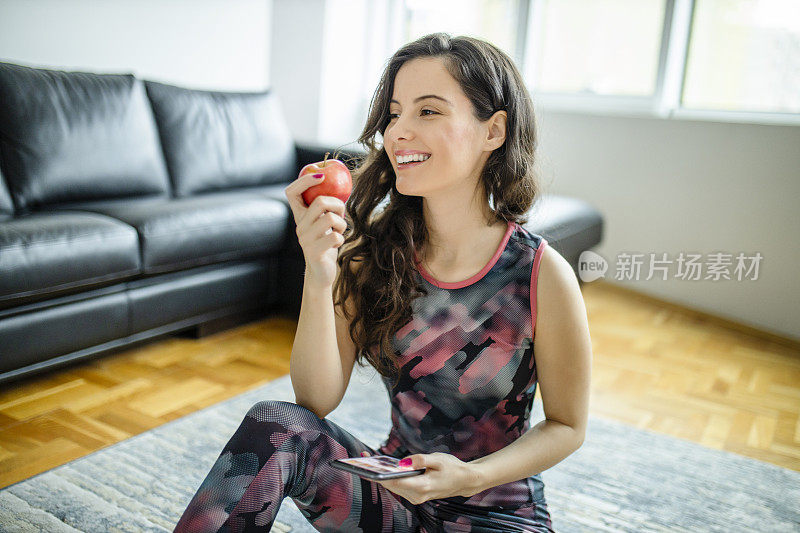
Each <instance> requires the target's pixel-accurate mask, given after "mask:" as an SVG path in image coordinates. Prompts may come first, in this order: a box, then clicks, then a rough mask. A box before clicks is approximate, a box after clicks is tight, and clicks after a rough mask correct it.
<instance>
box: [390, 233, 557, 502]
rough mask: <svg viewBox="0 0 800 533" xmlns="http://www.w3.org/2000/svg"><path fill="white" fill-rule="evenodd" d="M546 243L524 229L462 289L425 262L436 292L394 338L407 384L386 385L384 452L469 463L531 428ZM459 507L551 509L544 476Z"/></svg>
mask: <svg viewBox="0 0 800 533" xmlns="http://www.w3.org/2000/svg"><path fill="white" fill-rule="evenodd" d="M546 245H547V241H546V240H545V239H544V238H543V237H541V236H539V235H536V234H534V233H531V232H529V231H528V230H526V229H525V228H523V227H522V226H520V225H519V224H517V223H516V222H509V223H508V229H507V230H506V233H505V236H504V238H503V240H502V242H501V244H500V246H499V247H498V249H497V251H496V252H495V254H494V256H493V257H492V258H491V260H490V261H489V263H488V264H487V265H486V266H484V267H483V268H482V269H481V271H480V272H478V273H477V274H475V275H474V276H472V277H471V278H469V279H467V280H464V281H460V282H454V283H445V282H440V281H437V280H436V279H434V278H433V277H432V276H431V275H430V274H429V273H428V272H426V271H425V269H424V268H423V267H422V265H421V264H419V263H417V272H416V275H417V278H418V281H419V282H420V283H422V284H423V285H424V286H425V288H426V289H427V290H428V294H427V295H426V296H421V297H419V298H417V299H416V300H414V301H413V304H412V305H413V313H412V318H411V321H410V322H409V323H408V324H407V325H405V326H404V327H402V328H401V329H400V330H399V331H398V332H397V333H396V335H395V337H394V339H393V345H394V348H395V350H396V352H397V353H398V354H399V356H400V361H399V365H400V381H399V382H398V385H397V387H396V388H394V389H393V388H392V381H391V380H390V379H389V378H386V377H383V381H384V385H385V386H386V389H387V391H388V392H389V397H390V400H391V408H392V409H391V416H392V429H391V431H390V433H389V436H388V437H387V438H386V440H385V441H384V443H383V444H382V445H381V446H380V452H381V453H383V454H387V455H393V456H395V457H400V456H405V455H409V454H413V453H432V452H445V453H449V454H452V455H455V456H456V457H458V458H459V459H461V460H462V461H471V460H473V459H477V458H478V457H482V456H485V455H488V454H490V453H492V452H495V451H497V450H499V449H501V448H503V447H505V446H507V445H508V444H510V443H511V442H513V441H514V440H516V439H517V438H518V437H519V436H520V435H522V434H523V433H525V432H526V431H527V430H528V429H529V428H530V424H529V417H530V413H531V407H532V403H533V399H534V395H535V394H536V385H537V380H536V361H535V359H534V354H533V336H534V326H535V324H536V280H537V275H538V272H539V264H540V262H541V258H542V251H543V250H544V248H545V246H546ZM445 500H451V501H452V502H455V503H459V504H464V505H475V506H495V505H501V506H503V507H505V508H517V507H519V506H523V505H529V504H530V503H532V502H537V501H538V502H541V501H544V484H543V483H542V479H541V475H540V474H536V475H534V476H531V477H528V478H524V479H521V480H518V481H514V482H511V483H506V484H503V485H499V486H496V487H492V488H490V489H487V490H485V491H483V492H479V493H477V494H475V495H473V496H471V497H469V498H465V497H462V496H455V497H452V498H446V499H445Z"/></svg>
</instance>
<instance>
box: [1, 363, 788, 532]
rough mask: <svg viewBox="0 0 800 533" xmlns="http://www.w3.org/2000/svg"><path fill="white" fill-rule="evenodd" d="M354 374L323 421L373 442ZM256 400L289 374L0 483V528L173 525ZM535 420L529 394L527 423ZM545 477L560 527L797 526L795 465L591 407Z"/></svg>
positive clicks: (385, 426) (298, 522)
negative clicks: (577, 437)
mask: <svg viewBox="0 0 800 533" xmlns="http://www.w3.org/2000/svg"><path fill="white" fill-rule="evenodd" d="M354 372H355V373H354V375H353V377H352V379H351V380H350V386H349V388H348V391H347V394H346V396H345V398H344V400H343V401H342V404H341V405H340V406H339V407H338V408H337V409H336V410H335V411H333V412H332V413H331V414H330V415H329V416H328V418H330V419H331V420H333V421H334V422H336V423H338V424H340V425H342V426H343V427H345V428H346V429H348V431H350V432H351V433H352V434H353V435H355V436H356V437H358V438H360V439H362V440H363V441H364V442H365V443H367V444H369V445H370V446H372V447H377V446H378V445H379V444H380V443H381V442H382V441H383V438H385V436H386V435H387V434H388V431H389V427H390V419H389V400H388V395H387V393H386V389H385V388H384V386H383V383H382V382H381V381H380V379H379V376H378V374H377V373H376V372H375V371H374V369H372V368H371V367H368V368H363V369H362V368H360V367H358V366H356V368H355V370H354ZM264 399H274V400H285V401H294V393H293V391H292V387H291V383H290V381H289V376H288V375H287V376H284V377H282V378H280V379H277V380H275V381H272V382H270V383H268V384H267V385H264V386H262V387H260V388H258V389H254V390H252V391H249V392H246V393H244V394H242V395H240V396H237V397H235V398H232V399H230V400H227V401H225V402H222V403H220V404H217V405H214V406H212V407H209V408H207V409H204V410H202V411H198V412H196V413H193V414H191V415H188V416H186V417H183V418H181V419H179V420H175V421H173V422H170V423H168V424H165V425H163V426H161V427H159V428H156V429H154V430H151V431H148V432H146V433H143V434H141V435H137V436H135V437H133V438H130V439H128V440H126V441H123V442H120V443H118V444H115V445H113V446H109V447H107V448H105V449H103V450H100V451H98V452H95V453H93V454H91V455H88V456H86V457H83V458H81V459H77V460H75V461H72V462H70V463H68V464H66V465H63V466H60V467H58V468H55V469H53V470H50V471H48V472H45V473H43V474H40V475H38V476H35V477H32V478H30V479H27V480H25V481H22V482H19V483H17V484H15V485H12V486H10V487H7V488H6V489H3V490H2V491H0V531H9V532H17V531H37V532H39V531H47V532H52V533H59V532H66V531H70V532H74V531H91V532H103V533H106V532H111V531H135V532H140V531H172V528H173V527H174V525H175V523H176V522H177V521H178V518H179V517H180V515H181V513H182V512H183V509H184V507H185V506H186V504H187V503H188V502H189V499H190V498H191V497H192V495H193V494H194V492H195V490H196V489H197V487H198V486H199V485H200V482H201V481H202V479H203V478H204V477H205V474H206V473H207V472H208V470H209V468H210V467H211V465H212V464H213V463H214V461H215V460H216V458H217V456H218V455H219V452H220V451H221V449H222V447H223V446H224V444H225V443H226V442H227V440H228V439H229V437H230V435H231V434H232V433H233V431H234V430H235V429H236V427H238V424H239V422H240V421H241V419H242V417H243V416H244V414H245V413H246V412H247V410H248V409H249V408H250V406H251V405H253V404H254V403H256V402H257V401H259V400H264ZM365 413H370V414H372V418H369V417H368V416H365ZM542 419H544V414H543V411H542V408H541V405H540V403H539V402H538V400H537V402H536V403H535V405H534V411H533V413H532V418H531V426H533V425H534V424H535V423H536V422H538V421H539V420H542ZM542 479H543V480H544V483H545V497H546V498H547V501H548V505H549V508H550V513H551V516H552V520H553V527H554V529H555V530H556V531H558V532H571V531H587V532H588V531H592V532H598V531H631V532H634V531H635V532H654V531H692V532H695V531H720V532H730V531H758V532H770V533H778V532H795V533H796V532H800V505H798V504H799V503H800V473H797V472H794V471H791V470H787V469H784V468H780V467H778V466H775V465H771V464H768V463H763V462H760V461H756V460H753V459H750V458H746V457H742V456H738V455H735V454H732V453H729V452H722V451H717V450H712V449H708V448H705V447H703V446H700V445H698V444H695V443H692V442H689V441H685V440H681V439H676V438H673V437H669V436H664V435H660V434H656V433H653V432H650V431H645V430H640V429H637V428H634V427H631V426H628V425H625V424H622V423H619V422H615V421H612V420H607V419H601V418H597V417H594V416H592V417H590V420H589V426H588V430H587V436H586V441H585V442H584V444H583V446H582V447H581V448H580V449H579V450H578V451H577V452H575V453H574V454H572V455H570V456H569V457H567V458H566V459H565V460H564V461H562V462H561V463H559V464H558V465H556V466H554V467H553V468H551V469H549V470H546V471H544V472H543V473H542ZM276 520H277V521H276V523H275V525H274V527H273V530H272V531H273V532H281V533H283V532H287V531H293V532H306V531H314V529H313V528H312V527H311V526H310V524H309V523H308V522H306V521H305V519H304V518H303V515H301V514H300V512H299V511H298V510H297V508H296V507H295V506H294V503H293V502H292V500H291V499H290V498H287V499H285V500H284V502H283V505H282V507H281V509H280V512H279V513H278V516H277V519H276Z"/></svg>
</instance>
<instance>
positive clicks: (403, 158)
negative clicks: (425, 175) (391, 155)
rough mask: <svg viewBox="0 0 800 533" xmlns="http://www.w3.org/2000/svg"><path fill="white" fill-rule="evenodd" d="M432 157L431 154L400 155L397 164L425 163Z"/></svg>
mask: <svg viewBox="0 0 800 533" xmlns="http://www.w3.org/2000/svg"><path fill="white" fill-rule="evenodd" d="M429 157H430V154H413V155H399V156H397V163H398V164H402V163H409V162H411V161H425V160H426V159H428V158H429Z"/></svg>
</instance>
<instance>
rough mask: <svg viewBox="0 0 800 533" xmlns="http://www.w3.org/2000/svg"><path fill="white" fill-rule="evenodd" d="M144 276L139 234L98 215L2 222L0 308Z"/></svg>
mask: <svg viewBox="0 0 800 533" xmlns="http://www.w3.org/2000/svg"><path fill="white" fill-rule="evenodd" d="M139 271H140V263H139V244H138V239H137V236H136V230H134V229H133V228H132V227H130V226H129V225H127V224H124V223H122V222H120V221H118V220H114V219H112V218H108V217H105V216H103V215H99V214H95V213H77V212H71V211H64V212H54V213H35V214H31V215H25V216H19V217H15V218H12V219H10V220H6V221H4V222H2V223H0V308H5V307H10V306H11V305H16V304H19V303H22V302H25V301H30V300H35V299H39V298H41V297H49V296H54V295H56V294H64V293H68V292H77V291H80V290H85V289H86V288H88V287H97V286H101V285H105V284H110V283H113V282H116V281H119V280H121V279H125V278H130V277H133V276H135V275H136V274H138V273H139Z"/></svg>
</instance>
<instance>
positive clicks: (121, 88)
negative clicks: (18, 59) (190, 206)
mask: <svg viewBox="0 0 800 533" xmlns="http://www.w3.org/2000/svg"><path fill="white" fill-rule="evenodd" d="M0 158H1V159H2V161H3V172H4V174H5V177H6V180H7V182H8V186H9V189H10V192H11V196H12V198H13V201H14V203H15V205H16V207H17V209H20V210H27V209H35V208H37V207H40V206H43V205H48V204H53V203H58V202H66V201H76V200H82V199H100V198H113V197H122V196H136V195H143V194H153V193H159V192H161V193H164V194H167V193H168V191H169V181H168V178H167V174H166V168H165V164H164V159H163V155H162V153H161V146H160V144H159V140H158V132H157V130H156V126H155V121H154V119H153V112H152V109H151V107H150V102H149V101H148V99H147V94H146V93H145V90H144V86H143V84H142V82H141V80H137V79H136V78H134V76H133V75H131V74H93V73H89V72H64V71H59V70H46V69H38V68H31V67H26V66H20V65H14V64H11V63H0Z"/></svg>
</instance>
